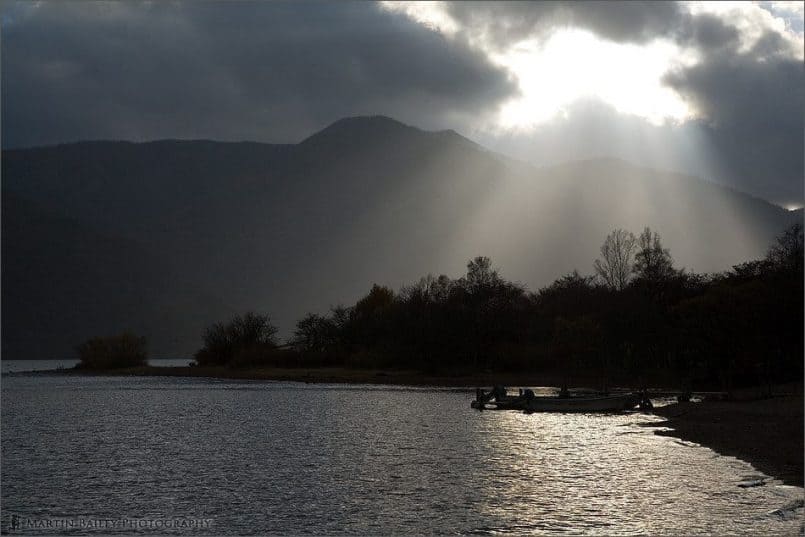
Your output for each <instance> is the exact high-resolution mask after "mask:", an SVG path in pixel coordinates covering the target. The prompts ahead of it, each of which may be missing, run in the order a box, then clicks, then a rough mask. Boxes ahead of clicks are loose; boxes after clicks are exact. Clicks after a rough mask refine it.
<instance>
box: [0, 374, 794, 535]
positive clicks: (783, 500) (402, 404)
mask: <svg viewBox="0 0 805 537" xmlns="http://www.w3.org/2000/svg"><path fill="white" fill-rule="evenodd" d="M472 397H473V394H470V393H466V392H461V391H452V390H445V389H413V388H412V389H406V388H399V387H364V386H360V387H357V386H343V385H342V386H337V385H305V384H297V383H270V382H233V381H215V380H209V379H177V378H159V377H141V378H136V377H134V378H131V377H126V378H123V377H73V376H70V377H62V376H55V375H54V376H43V375H38V376H37V375H10V376H9V375H6V376H4V377H3V379H2V506H3V514H2V518H3V520H2V523H3V529H4V530H5V529H6V528H7V527H8V524H9V523H10V522H9V521H10V520H13V521H15V523H19V522H20V521H23V522H25V521H26V520H27V521H28V522H26V523H31V524H36V523H39V524H40V525H39V527H38V529H35V530H29V531H30V532H31V533H37V534H43V533H44V534H53V533H67V532H68V530H67V529H64V528H66V527H67V526H62V527H61V528H59V527H55V526H54V527H53V528H50V529H43V526H42V525H41V524H43V523H42V522H37V521H43V520H51V521H53V520H56V522H53V524H54V525H55V524H58V521H62V524H64V525H66V524H74V526H71V527H70V528H69V532H70V533H74V534H76V533H77V534H81V533H92V532H93V531H100V532H102V533H117V532H127V533H137V534H143V533H149V532H156V533H160V534H164V533H177V534H186V535H191V534H222V535H235V534H238V535H244V534H267V533H273V534H277V533H291V534H300V533H326V534H331V533H341V534H361V535H363V534H423V533H424V534H434V533H437V534H446V533H450V534H456V533H470V534H498V533H502V534H529V533H531V534H545V533H549V534H550V533H572V534H579V533H582V534H604V535H633V534H650V535H656V534H674V535H680V534H688V535H689V534H719V535H721V534H725V533H731V534H734V533H738V534H745V535H759V534H769V533H773V534H794V535H796V534H799V533H801V532H802V514H803V509H802V499H803V489H801V488H797V487H790V486H784V485H782V484H780V483H779V482H777V481H773V480H767V481H766V484H765V486H758V487H750V488H742V487H739V486H738V485H739V484H741V483H745V482H747V481H751V480H754V479H762V478H763V477H764V476H762V475H761V474H759V473H758V472H757V471H756V470H754V469H753V468H752V467H751V466H750V465H749V464H747V463H745V462H742V461H740V460H737V459H734V458H731V457H722V456H719V455H717V454H716V453H714V452H713V451H711V450H709V449H707V448H704V447H700V446H698V445H696V444H690V443H686V442H682V441H679V440H676V439H674V438H670V437H663V436H657V435H655V434H653V430H652V429H651V428H647V427H643V426H642V425H643V424H646V423H653V422H656V421H657V418H655V417H653V416H650V415H645V414H639V413H634V414H625V415H569V414H532V415H524V414H521V413H516V412H477V411H474V410H471V409H470V400H471V399H472ZM13 516H17V517H18V518H16V519H12V518H11V517H13ZM99 520H109V521H114V522H106V523H104V524H106V525H105V526H104V525H100V524H101V523H100V522H98V521H99ZM120 520H122V521H124V522H120V524H124V523H127V524H129V525H130V526H129V527H118V526H112V525H111V524H118V522H117V521H120ZM70 521H73V522H70ZM126 521H127V522H126ZM132 521H135V522H132ZM160 521H162V522H160ZM77 524H84V525H85V526H90V525H92V524H95V526H91V527H78V526H77ZM135 524H139V525H140V526H139V529H131V528H132V527H135V528H136V527H137V526H136V525H135ZM190 524H196V525H195V526H193V527H189V528H186V527H185V526H188V525H190ZM16 527H17V531H22V532H24V530H25V528H22V529H20V526H16ZM26 527H27V526H26ZM97 527H100V528H101V529H97V530H96V528H97Z"/></svg>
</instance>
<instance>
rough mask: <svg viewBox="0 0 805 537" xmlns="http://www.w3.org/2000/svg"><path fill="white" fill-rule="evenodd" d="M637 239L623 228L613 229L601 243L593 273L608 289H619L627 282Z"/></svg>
mask: <svg viewBox="0 0 805 537" xmlns="http://www.w3.org/2000/svg"><path fill="white" fill-rule="evenodd" d="M636 244H637V240H636V239H635V236H634V235H633V234H632V233H631V232H629V231H626V230H624V229H616V230H613V231H612V232H611V233H610V234H609V235H607V238H606V239H605V240H604V244H602V245H601V257H600V258H599V259H596V260H595V263H593V266H594V267H595V273H596V274H597V275H598V276H599V277H600V278H601V279H602V280H604V283H605V284H606V285H607V287H609V288H610V289H615V290H617V291H620V290H621V289H623V288H624V287H626V285H627V284H628V283H629V278H631V276H632V272H633V258H634V251H635V246H636Z"/></svg>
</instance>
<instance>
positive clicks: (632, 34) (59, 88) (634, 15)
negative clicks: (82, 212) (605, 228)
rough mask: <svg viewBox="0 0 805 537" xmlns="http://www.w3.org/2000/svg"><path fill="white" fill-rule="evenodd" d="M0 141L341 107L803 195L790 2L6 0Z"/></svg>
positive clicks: (268, 134) (209, 124)
mask: <svg viewBox="0 0 805 537" xmlns="http://www.w3.org/2000/svg"><path fill="white" fill-rule="evenodd" d="M0 10H2V50H0V54H2V56H0V59H1V61H2V73H1V74H2V144H3V147H4V148H11V147H26V146H35V145H44V144H54V143H59V142H67V141H76V140H86V139H117V140H121V139H122V140H135V141H140V140H152V139H162V138H206V139H216V140H255V141H264V142H296V141H299V140H301V139H303V138H304V137H305V136H307V135H309V134H311V133H313V132H315V131H316V130H318V129H320V128H322V127H324V126H326V125H327V124H329V123H331V122H333V121H335V120H337V119H340V118H342V117H346V116H355V115H373V114H382V115H388V116H391V117H393V118H395V119H398V120H400V121H403V122H405V123H409V124H412V125H415V126H419V127H422V128H426V129H447V128H452V129H455V130H457V131H459V132H461V133H463V134H465V135H466V136H468V137H470V138H472V139H474V140H476V141H478V142H480V143H482V144H484V145H486V146H488V147H491V148H493V149H495V150H498V151H501V152H504V153H508V154H510V155H513V156H516V157H518V158H522V159H525V160H529V161H532V162H534V163H535V164H537V165H545V164H551V163H555V162H559V161H563V160H570V159H579V158H590V157H595V156H604V155H611V156H619V157H622V158H626V159H628V160H632V161H635V162H638V163H641V164H646V165H650V166H655V167H661V168H666V169H676V170H680V171H685V172H690V173H693V174H695V175H699V176H701V177H704V178H707V179H711V180H714V181H718V182H721V183H724V184H728V185H731V186H733V187H735V188H738V189H741V190H744V191H746V192H749V193H752V194H755V195H758V196H760V197H763V198H766V199H769V200H771V201H774V202H776V203H780V204H783V205H786V206H800V205H801V204H802V200H803V143H804V142H803V87H805V86H804V85H803V4H802V3H801V2H799V3H797V2H792V3H786V2H762V3H755V4H750V3H738V4H730V3H726V2H723V3H714V4H702V3H686V2H683V3H672V2H668V3H662V2H628V3H617V2H603V3H599V2H572V3H537V2H529V3H502V2H490V3H484V2H471V3H438V2H436V3H410V4H409V3H390V2H382V3H378V4H370V3H363V2H357V3H350V2H328V3H319V2H292V3H278V2H226V3H224V2H221V3H215V2H192V1H188V2H170V3H168V2H143V3H139V2H133V1H126V2H121V3H104V2H75V3H70V2H22V3H14V2H3V3H2V4H0Z"/></svg>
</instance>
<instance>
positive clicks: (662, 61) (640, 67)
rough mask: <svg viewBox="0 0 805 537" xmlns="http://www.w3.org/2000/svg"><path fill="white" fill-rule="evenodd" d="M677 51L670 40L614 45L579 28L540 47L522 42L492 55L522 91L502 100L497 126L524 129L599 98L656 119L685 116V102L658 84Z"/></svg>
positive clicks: (653, 120) (687, 114) (565, 31)
mask: <svg viewBox="0 0 805 537" xmlns="http://www.w3.org/2000/svg"><path fill="white" fill-rule="evenodd" d="M679 57H680V52H679V50H678V49H677V48H676V47H675V46H674V45H672V44H670V43H660V42H655V43H652V44H651V45H648V46H634V45H620V44H616V43H612V42H609V41H603V40H601V39H598V38H597V37H595V36H594V35H593V34H591V33H590V32H587V31H583V30H573V29H568V30H562V31H558V32H556V33H555V34H554V35H553V36H551V38H549V39H548V40H547V41H546V42H545V43H544V44H542V46H540V44H539V43H536V42H524V43H521V44H520V45H519V46H517V47H516V48H514V49H512V50H510V51H507V52H505V53H503V54H499V55H493V56H492V59H493V60H494V61H495V62H497V63H499V64H500V65H502V66H504V67H506V68H508V69H509V70H510V71H512V73H514V74H515V76H516V77H517V79H518V82H519V85H520V90H521V92H522V95H521V96H520V97H518V98H517V99H515V100H513V101H510V102H509V103H506V104H505V105H504V107H503V109H502V110H501V113H500V118H499V122H500V126H501V127H504V128H528V127H532V126H534V125H537V124H539V123H542V122H545V121H548V120H550V119H552V118H554V117H556V116H557V115H562V114H564V113H565V112H566V110H567V108H568V106H569V105H570V104H572V103H573V102H574V101H577V100H579V99H585V98H595V99H599V100H601V101H603V102H605V103H608V104H610V105H611V106H613V107H614V108H615V109H617V110H618V111H619V112H622V113H625V114H633V115H637V116H641V117H644V118H646V119H647V120H649V121H651V122H652V123H655V124H659V123H662V122H664V121H667V120H673V121H681V120H684V119H686V118H687V117H689V116H690V110H689V108H688V106H687V105H686V104H685V103H684V101H682V99H681V98H680V97H679V96H678V95H677V94H676V93H674V92H673V91H671V90H670V89H668V88H667V87H664V86H663V85H662V76H663V74H664V73H666V72H667V70H668V68H669V66H671V65H672V62H673V61H678V59H679Z"/></svg>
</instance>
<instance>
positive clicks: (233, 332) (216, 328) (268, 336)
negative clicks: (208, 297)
mask: <svg viewBox="0 0 805 537" xmlns="http://www.w3.org/2000/svg"><path fill="white" fill-rule="evenodd" d="M276 335H277V328H276V327H275V326H274V325H272V324H271V321H270V320H269V318H268V316H267V315H260V314H257V313H251V312H249V313H246V314H245V315H243V316H240V315H238V316H237V317H235V318H233V319H232V320H231V321H229V322H228V323H226V324H224V323H215V324H214V325H212V326H210V327H208V328H207V329H206V330H205V331H204V347H203V348H202V349H201V350H199V351H198V352H197V353H196V355H195V359H196V362H197V363H198V365H224V364H228V363H230V362H231V361H232V359H233V358H234V357H235V355H236V354H237V353H239V352H241V351H244V350H246V349H251V348H253V347H254V348H266V347H268V348H270V347H276V345H277V341H276Z"/></svg>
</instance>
